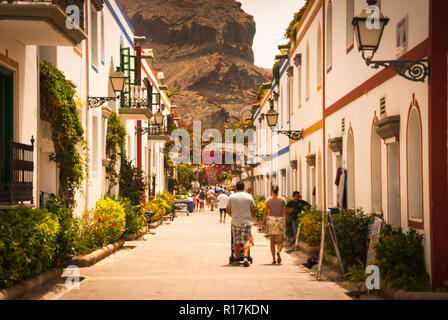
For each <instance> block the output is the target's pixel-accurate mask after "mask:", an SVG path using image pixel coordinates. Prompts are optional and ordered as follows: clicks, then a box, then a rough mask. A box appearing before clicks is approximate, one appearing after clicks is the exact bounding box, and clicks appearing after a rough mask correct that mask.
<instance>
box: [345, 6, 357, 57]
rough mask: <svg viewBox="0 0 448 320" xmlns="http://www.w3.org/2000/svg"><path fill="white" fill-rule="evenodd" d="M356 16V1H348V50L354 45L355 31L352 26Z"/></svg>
mask: <svg viewBox="0 0 448 320" xmlns="http://www.w3.org/2000/svg"><path fill="white" fill-rule="evenodd" d="M354 16H355V0H347V21H346V23H347V50H349V49H350V48H352V47H353V45H354V29H353V25H352V21H353V17H354Z"/></svg>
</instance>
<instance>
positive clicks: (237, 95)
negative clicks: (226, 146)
mask: <svg viewBox="0 0 448 320" xmlns="http://www.w3.org/2000/svg"><path fill="white" fill-rule="evenodd" d="M121 3H122V4H123V7H124V8H125V11H126V13H127V15H128V17H129V19H130V21H131V23H132V24H133V26H134V27H135V32H136V35H139V36H141V35H144V36H146V39H147V40H146V41H145V42H142V43H141V44H142V46H143V47H145V48H152V49H153V50H154V54H155V59H154V60H153V67H154V68H155V69H156V70H163V72H164V74H165V84H167V85H168V88H169V89H170V90H172V91H175V92H178V94H177V95H175V96H174V97H172V98H171V101H172V103H173V104H175V105H177V106H178V110H179V113H180V114H181V115H182V116H183V117H184V118H185V119H186V120H187V121H192V120H202V121H203V125H204V126H206V127H216V128H222V126H223V124H224V122H225V121H226V120H227V119H230V120H231V121H236V120H237V119H238V117H239V112H240V111H241V109H242V108H244V107H246V106H250V105H251V104H252V102H253V101H254V100H255V93H256V88H257V87H258V86H259V85H260V84H261V83H262V82H263V80H264V77H263V72H264V70H263V69H261V68H258V67H256V66H254V64H253V61H254V57H253V52H252V41H253V37H254V35H255V22H254V20H253V17H252V16H250V15H248V14H246V13H245V12H244V11H243V10H242V9H241V4H240V3H239V2H237V1H235V0H150V1H148V0H127V1H126V0H122V1H121Z"/></svg>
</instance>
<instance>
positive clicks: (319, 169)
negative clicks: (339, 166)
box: [316, 152, 323, 210]
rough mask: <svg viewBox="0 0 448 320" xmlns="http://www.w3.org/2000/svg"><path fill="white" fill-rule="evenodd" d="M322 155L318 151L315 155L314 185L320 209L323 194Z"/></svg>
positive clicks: (321, 207)
mask: <svg viewBox="0 0 448 320" xmlns="http://www.w3.org/2000/svg"><path fill="white" fill-rule="evenodd" d="M322 175H323V174H322V156H321V154H320V152H319V155H318V157H317V185H316V198H317V206H318V208H319V209H320V210H322V209H323V194H322Z"/></svg>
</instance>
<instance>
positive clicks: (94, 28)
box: [90, 6, 98, 66]
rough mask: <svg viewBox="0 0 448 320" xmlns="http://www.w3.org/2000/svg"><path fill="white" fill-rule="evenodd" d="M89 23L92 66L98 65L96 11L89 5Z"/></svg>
mask: <svg viewBox="0 0 448 320" xmlns="http://www.w3.org/2000/svg"><path fill="white" fill-rule="evenodd" d="M90 15H91V18H90V21H91V22H90V24H91V29H90V32H91V35H90V38H91V43H90V47H91V50H92V51H91V53H92V60H91V62H92V64H93V65H94V66H98V12H97V11H96V10H95V8H94V7H93V6H91V8H90Z"/></svg>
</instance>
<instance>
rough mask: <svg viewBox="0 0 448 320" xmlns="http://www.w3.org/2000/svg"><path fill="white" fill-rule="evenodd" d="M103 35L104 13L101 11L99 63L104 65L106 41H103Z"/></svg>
mask: <svg viewBox="0 0 448 320" xmlns="http://www.w3.org/2000/svg"><path fill="white" fill-rule="evenodd" d="M105 33H106V31H105V30H104V11H101V61H102V62H103V63H104V60H105V59H104V57H105V49H106V48H105V46H106V40H105Z"/></svg>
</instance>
